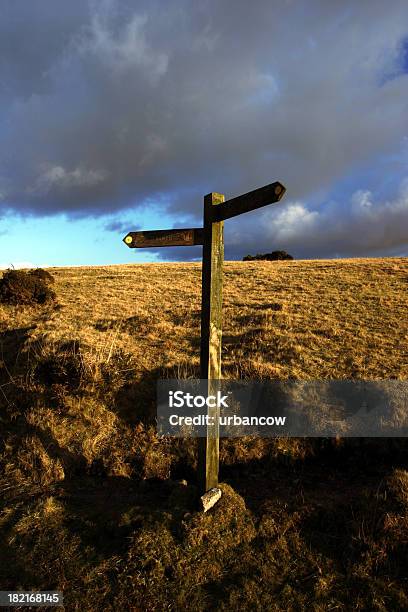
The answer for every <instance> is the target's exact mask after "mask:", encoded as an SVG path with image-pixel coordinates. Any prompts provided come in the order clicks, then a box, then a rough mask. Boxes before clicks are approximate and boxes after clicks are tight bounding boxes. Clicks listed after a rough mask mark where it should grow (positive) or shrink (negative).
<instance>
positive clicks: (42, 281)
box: [0, 268, 56, 305]
mask: <svg viewBox="0 0 408 612" xmlns="http://www.w3.org/2000/svg"><path fill="white" fill-rule="evenodd" d="M53 282H54V279H53V276H52V275H51V274H50V273H49V272H47V271H46V270H43V269H41V268H38V269H36V270H30V271H28V272H26V271H25V270H7V271H6V272H4V274H3V278H2V279H1V280H0V302H2V303H3V304H14V305H18V304H27V305H29V304H45V303H46V302H53V301H54V300H55V298H56V295H55V292H54V291H53V290H52V289H51V288H50V284H52V283H53Z"/></svg>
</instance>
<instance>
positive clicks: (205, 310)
mask: <svg viewBox="0 0 408 612" xmlns="http://www.w3.org/2000/svg"><path fill="white" fill-rule="evenodd" d="M285 191H286V189H285V187H284V186H283V185H282V184H281V183H279V182H275V183H271V184H270V185H265V187H260V188H259V189H255V190H254V191H250V192H249V193H245V194H243V195H241V196H238V197H236V198H232V199H231V200H228V201H227V202H225V201H224V196H223V195H221V194H220V193H210V194H208V195H206V196H205V197H204V227H203V228H197V227H196V228H190V229H171V230H157V231H148V232H129V233H128V234H127V235H126V236H125V237H124V239H123V241H124V242H125V244H127V246H128V247H130V248H149V247H150V248H151V247H165V246H192V245H199V244H200V245H203V263H202V304H201V352H200V370H201V374H200V375H201V379H203V380H207V381H208V387H207V389H208V395H213V394H214V393H213V389H214V388H215V386H216V381H218V380H220V379H221V337H222V268H223V263H224V221H225V220H226V219H230V218H231V217H235V216H237V215H240V214H242V213H245V212H249V211H251V210H255V209H257V208H261V207H262V206H266V205H267V204H273V203H275V202H279V201H280V200H281V199H282V197H283V196H284V194H285ZM218 412H219V408H208V414H209V416H210V417H214V419H211V418H210V419H208V421H209V423H211V424H209V425H208V426H207V432H206V433H207V435H206V437H205V438H199V446H198V449H199V450H198V482H199V487H200V493H201V494H202V493H205V492H206V491H208V490H209V489H211V488H213V487H216V486H217V484H218V466H219V425H218V418H217V417H218Z"/></svg>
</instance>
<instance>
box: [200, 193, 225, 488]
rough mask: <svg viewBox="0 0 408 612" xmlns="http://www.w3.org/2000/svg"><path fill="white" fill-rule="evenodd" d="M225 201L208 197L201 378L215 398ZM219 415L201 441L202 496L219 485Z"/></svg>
mask: <svg viewBox="0 0 408 612" xmlns="http://www.w3.org/2000/svg"><path fill="white" fill-rule="evenodd" d="M224 200H225V197H224V196H223V195H222V194H220V193H210V194H208V195H206V196H205V197H204V245H203V266H202V307H201V352H200V372H201V373H200V376H201V378H202V379H206V380H208V381H209V383H208V395H213V394H214V389H212V388H213V387H214V385H213V384H212V381H217V380H219V379H220V378H221V335H222V268H223V263H224V222H223V221H217V222H213V209H214V207H215V206H217V205H219V204H221V203H222V202H224ZM215 391H216V390H215ZM218 413H219V409H218V408H208V412H207V414H208V416H209V424H208V426H207V436H206V437H205V438H199V439H198V443H199V448H198V481H199V487H200V493H201V494H203V493H205V492H206V491H208V489H211V488H212V487H216V486H217V485H218V463H219V425H218ZM212 419H213V422H211V420H212Z"/></svg>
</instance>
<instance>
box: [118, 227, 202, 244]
mask: <svg viewBox="0 0 408 612" xmlns="http://www.w3.org/2000/svg"><path fill="white" fill-rule="evenodd" d="M203 237H204V230H203V229H202V228H201V227H193V228H186V229H169V230H154V231H148V232H129V233H128V234H127V235H126V236H125V237H124V239H123V242H124V243H125V244H126V245H127V246H128V247H129V248H131V249H134V248H136V249H143V248H147V247H167V246H193V245H200V244H203Z"/></svg>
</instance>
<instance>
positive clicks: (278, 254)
mask: <svg viewBox="0 0 408 612" xmlns="http://www.w3.org/2000/svg"><path fill="white" fill-rule="evenodd" d="M258 260H264V261H286V260H287V261H289V260H293V257H292V255H289V253H287V252H286V251H272V253H264V254H261V253H258V254H257V255H245V257H244V258H243V259H242V261H258Z"/></svg>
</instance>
